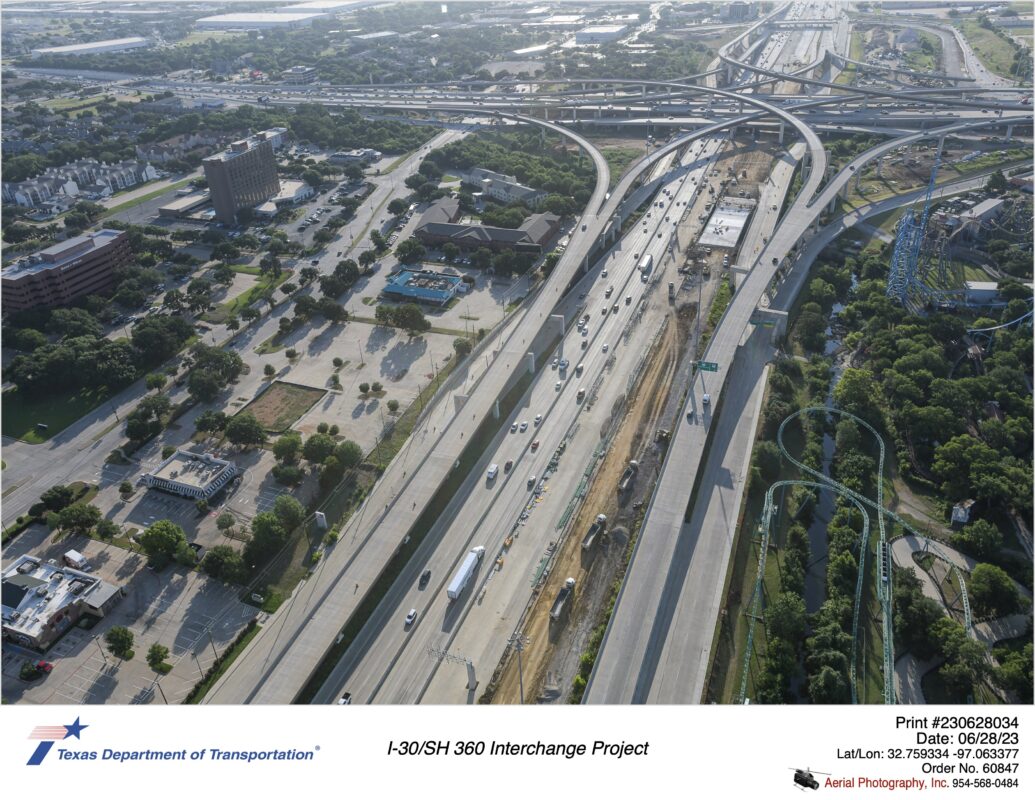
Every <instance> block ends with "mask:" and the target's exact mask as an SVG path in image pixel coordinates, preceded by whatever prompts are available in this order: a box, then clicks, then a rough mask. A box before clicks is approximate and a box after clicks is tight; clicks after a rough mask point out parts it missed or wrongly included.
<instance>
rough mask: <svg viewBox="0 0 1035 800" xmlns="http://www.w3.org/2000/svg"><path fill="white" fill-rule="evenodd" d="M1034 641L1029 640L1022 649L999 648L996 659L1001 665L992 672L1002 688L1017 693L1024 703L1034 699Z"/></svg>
mask: <svg viewBox="0 0 1035 800" xmlns="http://www.w3.org/2000/svg"><path fill="white" fill-rule="evenodd" d="M1032 650H1033V648H1032V643H1031V642H1028V643H1027V644H1026V645H1024V648H1023V649H1022V650H1021V651H1020V652H1017V651H1010V650H1007V649H1006V648H997V649H996V651H995V656H996V660H997V661H998V662H999V666H998V667H996V668H995V669H994V670H993V672H992V678H993V679H994V680H995V682H996V683H997V684H999V686H1001V687H1002V688H1004V689H1006V690H1008V691H1011V692H1013V693H1014V694H1016V695H1017V699H1019V700H1020V701H1021V702H1022V703H1029V704H1030V703H1031V701H1032V686H1033V682H1032Z"/></svg>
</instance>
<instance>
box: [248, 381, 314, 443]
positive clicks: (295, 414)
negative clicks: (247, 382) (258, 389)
mask: <svg viewBox="0 0 1035 800" xmlns="http://www.w3.org/2000/svg"><path fill="white" fill-rule="evenodd" d="M325 394H326V392H325V391H324V390H323V389H314V388H313V387H311V386H301V385H299V384H297V383H285V382H284V381H276V382H274V383H273V384H271V385H270V388H269V389H267V390H266V391H265V392H263V393H262V394H260V395H259V396H258V397H256V398H255V399H254V400H252V401H251V402H250V403H248V404H247V405H246V406H245V407H244V408H242V409H241V413H243V412H245V411H247V412H250V413H251V414H254V415H255V418H256V419H257V420H258V421H259V422H260V423H261V424H262V426H263V427H264V428H265V429H266V430H267V431H270V432H271V433H282V432H283V431H286V430H287V429H288V428H290V427H291V426H292V425H294V424H295V422H296V421H297V420H298V419H299V418H300V417H301V416H302V415H303V414H305V412H307V411H308V410H309V409H310V408H312V407H313V404H315V403H316V402H317V401H318V400H319V399H320V398H321V397H323V396H324V395H325Z"/></svg>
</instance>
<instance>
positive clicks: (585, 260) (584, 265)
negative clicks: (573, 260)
mask: <svg viewBox="0 0 1035 800" xmlns="http://www.w3.org/2000/svg"><path fill="white" fill-rule="evenodd" d="M587 272H589V256H586V257H585V258H583V259H582V274H583V275H585V274H586V273H587Z"/></svg>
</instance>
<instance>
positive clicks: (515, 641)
mask: <svg viewBox="0 0 1035 800" xmlns="http://www.w3.org/2000/svg"><path fill="white" fill-rule="evenodd" d="M510 643H511V644H512V645H514V651H515V652H516V653H517V660H518V692H519V698H520V704H521V705H524V704H525V672H524V669H523V668H522V664H521V654H522V653H523V652H524V650H525V645H526V644H528V643H529V639H528V638H527V637H526V636H522V635H521V634H520V633H515V634H514V635H513V636H512V637H511V638H510Z"/></svg>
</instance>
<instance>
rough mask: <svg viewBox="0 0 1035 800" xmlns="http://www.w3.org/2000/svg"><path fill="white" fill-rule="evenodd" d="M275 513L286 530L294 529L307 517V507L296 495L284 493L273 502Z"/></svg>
mask: <svg viewBox="0 0 1035 800" xmlns="http://www.w3.org/2000/svg"><path fill="white" fill-rule="evenodd" d="M273 513H274V514H276V516H277V519H278V520H280V524H281V525H283V526H284V529H285V530H289V531H291V530H294V529H295V528H297V527H298V526H299V525H301V524H302V520H303V519H305V508H304V507H303V506H302V504H301V503H299V502H298V501H297V500H296V499H295V498H294V497H292V496H291V495H289V494H282V495H279V496H278V497H277V499H276V500H275V501H274V503H273Z"/></svg>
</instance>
